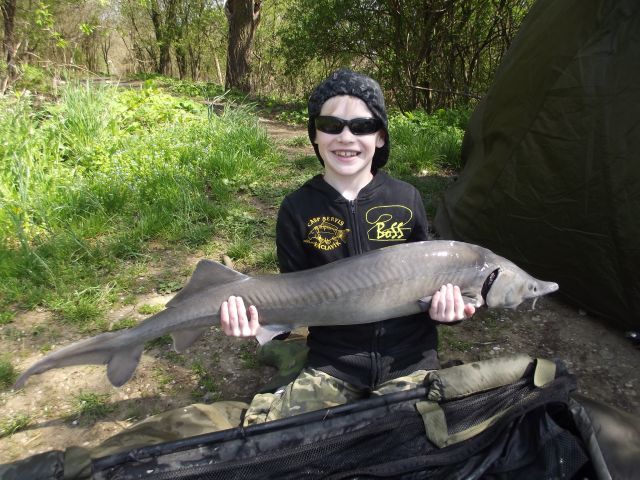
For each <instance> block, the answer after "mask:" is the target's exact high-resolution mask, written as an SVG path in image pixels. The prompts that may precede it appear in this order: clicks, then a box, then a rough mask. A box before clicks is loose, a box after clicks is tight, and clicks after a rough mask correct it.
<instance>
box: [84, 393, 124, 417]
mask: <svg viewBox="0 0 640 480" xmlns="http://www.w3.org/2000/svg"><path fill="white" fill-rule="evenodd" d="M109 398H110V395H109V394H108V393H96V392H80V393H79V394H78V395H77V396H76V397H75V398H74V408H75V413H74V416H75V417H77V419H78V421H79V422H81V423H83V424H91V423H94V422H95V421H96V420H99V419H101V418H104V417H106V416H107V415H108V414H110V413H111V412H113V411H114V410H115V408H116V407H115V405H113V404H110V403H109Z"/></svg>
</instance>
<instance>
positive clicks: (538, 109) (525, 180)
mask: <svg viewBox="0 0 640 480" xmlns="http://www.w3.org/2000/svg"><path fill="white" fill-rule="evenodd" d="M462 161H463V165H464V168H463V170H462V172H461V174H460V176H459V177H458V179H457V181H456V182H455V183H454V184H453V185H452V187H451V188H450V189H448V190H447V191H446V192H445V193H444V195H443V197H442V199H441V202H440V205H439V207H438V212H437V214H436V218H435V222H434V223H435V228H436V230H437V231H438V233H439V235H440V236H441V237H442V238H445V239H448V238H450V239H458V240H463V241H466V242H470V243H476V244H479V245H482V246H485V247H487V248H490V249H491V250H493V251H495V252H496V253H498V254H500V255H503V256H505V257H506V258H509V259H510V260H512V261H513V262H515V263H516V264H518V265H519V266H521V267H522V268H524V269H525V270H528V271H529V272H530V273H532V274H534V275H535V276H537V277H539V278H543V279H545V280H550V281H555V282H558V283H559V284H560V292H561V294H562V295H564V296H565V297H567V298H568V299H570V300H571V301H573V302H574V303H576V304H578V305H580V306H582V307H583V308H584V309H585V310H587V311H589V312H590V313H593V314H596V315H599V316H602V317H604V318H606V319H608V320H609V321H610V322H611V323H613V324H615V325H616V326H619V327H638V326H640V2H638V1H637V0H563V1H558V0H539V1H538V2H537V3H536V4H534V6H533V7H532V8H531V10H530V12H529V13H528V14H527V17H526V18H525V20H524V22H523V24H522V26H521V28H520V30H519V32H518V34H517V36H516V38H515V39H514V41H513V43H512V45H511V47H510V49H509V51H508V52H507V53H506V54H505V56H504V58H503V61H502V63H501V65H500V66H499V68H498V70H497V72H496V75H495V79H494V82H493V84H492V86H491V87H490V89H489V91H488V92H487V94H486V96H485V97H484V98H483V100H482V101H481V102H480V103H479V105H478V107H477V108H476V110H475V111H474V112H473V114H472V116H471V119H470V121H469V125H468V128H467V131H466V133H465V138H464V141H463V148H462Z"/></svg>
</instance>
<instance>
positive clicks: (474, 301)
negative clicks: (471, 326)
mask: <svg viewBox="0 0 640 480" xmlns="http://www.w3.org/2000/svg"><path fill="white" fill-rule="evenodd" d="M462 301H463V302H464V304H465V305H466V304H467V303H470V304H471V305H473V306H474V307H480V306H481V305H482V303H480V304H478V299H477V298H475V297H467V296H466V295H462Z"/></svg>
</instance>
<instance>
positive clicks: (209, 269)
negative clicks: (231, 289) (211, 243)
mask: <svg viewBox="0 0 640 480" xmlns="http://www.w3.org/2000/svg"><path fill="white" fill-rule="evenodd" d="M247 278H249V276H248V275H244V274H242V273H240V272H236V271H235V270H233V269H231V268H228V267H225V266H224V265H222V264H221V263H218V262H214V261H212V260H200V261H199V262H198V265H196V269H195V271H194V272H193V275H191V278H190V279H189V282H188V283H187V284H186V285H185V286H184V288H183V289H182V290H180V291H179V292H178V293H177V294H176V296H175V297H173V298H172V299H171V300H170V301H169V302H168V303H167V307H176V306H178V305H180V304H181V303H182V301H183V300H185V299H188V298H190V297H191V295H193V294H195V293H197V292H199V291H200V290H202V289H203V288H206V287H210V286H212V285H222V284H225V283H231V282H237V281H239V280H245V279H247Z"/></svg>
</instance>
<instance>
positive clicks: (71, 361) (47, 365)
mask: <svg viewBox="0 0 640 480" xmlns="http://www.w3.org/2000/svg"><path fill="white" fill-rule="evenodd" d="M121 335H122V331H120V332H106V333H101V334H100V335H97V336H95V337H92V338H89V339H86V340H81V341H79V342H75V343H73V344H71V345H67V346H66V347H64V348H61V349H60V350H57V351H55V352H52V353H50V354H48V355H46V356H45V357H44V358H41V359H40V360H39V361H37V362H36V363H34V364H33V365H32V366H31V367H29V369H27V370H26V371H25V372H24V373H23V374H22V375H20V378H18V380H16V382H15V384H14V389H16V390H18V389H20V388H22V387H23V386H24V384H25V383H26V381H27V380H28V379H29V377H30V376H32V375H37V374H40V373H44V372H46V371H48V370H51V369H53V368H61V367H69V366H72V365H104V364H106V363H108V362H109V361H110V360H111V359H112V358H113V355H114V354H113V353H112V351H114V350H115V349H113V348H112V347H111V346H112V345H114V344H116V343H117V342H118V341H119V339H120V338H121Z"/></svg>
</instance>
